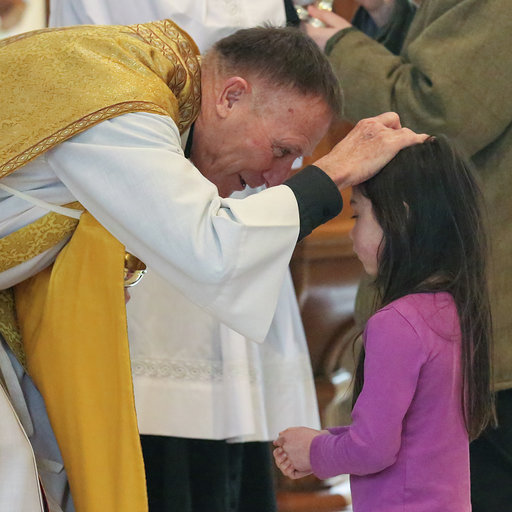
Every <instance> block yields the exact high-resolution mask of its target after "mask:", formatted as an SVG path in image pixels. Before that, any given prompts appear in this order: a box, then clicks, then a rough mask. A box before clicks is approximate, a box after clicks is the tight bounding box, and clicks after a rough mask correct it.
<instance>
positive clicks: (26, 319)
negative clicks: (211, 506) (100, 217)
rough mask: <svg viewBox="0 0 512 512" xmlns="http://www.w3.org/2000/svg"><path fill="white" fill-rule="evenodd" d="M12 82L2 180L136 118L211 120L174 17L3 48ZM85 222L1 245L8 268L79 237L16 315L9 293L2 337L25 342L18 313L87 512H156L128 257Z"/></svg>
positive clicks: (30, 285)
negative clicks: (110, 124)
mask: <svg viewBox="0 0 512 512" xmlns="http://www.w3.org/2000/svg"><path fill="white" fill-rule="evenodd" d="M0 81H1V84H0V87H1V90H2V95H1V96H2V105H1V108H0V112H1V116H2V117H1V119H0V130H1V133H2V137H1V140H0V177H3V176H6V175H8V174H10V173H12V172H14V171H15V170H16V169H17V168H19V167H21V166H22V165H24V164H25V163H27V162H28V161H30V160H32V159H33V158H35V157H37V156H38V155H40V154H42V153H43V152H45V151H47V150H48V149H51V148H52V147H54V146H55V145H57V144H59V143H60V142H62V141H64V140H66V139H68V138H69V137H72V136H73V135H75V134H77V133H80V132H81V131H84V130H86V129H88V128H90V127H91V126H93V125H95V124H97V123H99V122H101V121H103V120H105V119H109V118H112V117H114V116H117V115H120V114H123V113H127V112H138V111H142V112H152V113H157V114H161V115H166V116H170V117H172V118H173V120H174V121H175V122H176V123H177V125H178V127H179V128H180V131H184V130H185V129H186V128H188V126H189V125H190V124H191V123H192V122H193V120H194V119H195V118H196V117H197V114H198V112H199V104H200V67H199V57H198V50H197V47H196V45H195V44H194V43H193V41H192V40H191V39H190V37H189V36H188V35H187V34H186V33H184V32H183V31H181V30H180V29H179V27H177V26H176V25H175V24H173V23H172V22H170V21H168V20H165V21H162V22H156V23H148V24H143V25H133V26H113V27H95V26H83V27H69V28H63V29H47V30H41V31H35V32H31V33H28V34H22V35H19V36H15V37H13V38H9V39H6V40H4V41H0ZM116 171H118V172H122V169H119V170H116ZM70 223H71V224H70ZM75 225H76V221H74V220H69V219H68V220H64V219H63V218H62V216H60V215H59V214H56V213H50V214H48V215H46V216H45V217H44V218H43V219H41V220H40V221H38V222H37V223H34V225H29V226H27V227H26V228H23V230H20V231H19V232H16V233H13V234H12V235H9V236H7V237H5V238H4V239H2V240H0V261H1V267H2V269H3V270H5V269H7V268H10V267H13V266H15V265H17V264H19V263H20V262H22V261H26V260H28V259H30V258H31V257H34V256H35V255H37V254H39V253H40V252H42V251H43V250H45V247H46V248H48V246H52V245H54V244H55V240H56V239H57V240H63V239H65V238H66V237H69V236H70V234H71V233H72V236H71V240H70V241H69V243H68V244H67V245H66V246H65V247H64V249H63V250H62V251H61V252H60V254H59V256H58V257H57V259H56V261H55V263H54V264H53V265H52V266H51V267H49V268H47V269H45V270H44V271H42V272H40V273H39V274H38V275H36V276H34V277H32V278H30V279H27V280H26V281H24V282H23V283H20V284H19V285H17V286H16V287H15V299H16V312H15V314H14V313H13V309H12V306H13V304H12V297H11V296H9V294H8V293H3V294H2V296H1V297H0V310H1V311H3V312H4V313H3V316H2V317H1V318H0V329H1V331H2V334H4V335H5V337H6V338H7V339H10V340H11V342H12V341H13V340H14V341H16V333H15V332H14V331H15V329H14V327H13V324H14V322H15V320H16V318H15V317H16V316H17V320H18V323H19V327H20V331H21V339H22V340H23V349H24V355H25V356H26V361H24V363H25V364H26V367H27V369H28V372H29V374H30V375H31V376H32V378H33V380H34V381H35V383H36V385H37V386H38V388H39V390H40V391H41V393H42V394H43V396H44V399H45V402H46V407H47V410H48V415H49V417H50V421H51V424H52V427H53V429H54V432H55V434H56V437H57V441H58V443H59V447H60V449H61V452H62V456H63V459H64V464H65V467H66V470H67V472H68V476H69V481H70V487H71V493H72V495H73V499H74V502H75V507H76V510H77V512H97V511H98V510H105V511H123V512H143V511H144V510H147V498H146V487H145V476H144V465H143V460H142V453H141V449H140V441H139V435H138V429H137V419H136V415H135V404H134V397H133V388H132V377H131V368H130V357H129V350H128V339H127V331H126V311H125V304H124V293H123V266H124V247H123V246H122V244H120V243H119V241H117V240H116V239H115V238H114V237H113V236H112V235H110V234H109V233H108V232H107V231H106V230H105V229H104V228H103V227H102V226H101V225H100V224H99V223H98V222H97V221H96V220H95V219H94V218H93V217H92V216H91V215H90V214H89V213H88V212H85V213H84V214H82V216H81V218H80V221H79V222H78V226H77V227H76V226H75ZM4 306H5V307H4ZM14 348H19V347H14ZM20 352H21V351H20Z"/></svg>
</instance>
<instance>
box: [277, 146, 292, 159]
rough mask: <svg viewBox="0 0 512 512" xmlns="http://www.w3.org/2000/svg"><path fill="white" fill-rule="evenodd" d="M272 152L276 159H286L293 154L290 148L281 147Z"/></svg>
mask: <svg viewBox="0 0 512 512" xmlns="http://www.w3.org/2000/svg"><path fill="white" fill-rule="evenodd" d="M272 152H273V153H274V156H275V157H276V158H284V157H285V156H288V155H291V153H292V152H291V150H289V149H288V148H280V147H279V146H274V147H273V148H272Z"/></svg>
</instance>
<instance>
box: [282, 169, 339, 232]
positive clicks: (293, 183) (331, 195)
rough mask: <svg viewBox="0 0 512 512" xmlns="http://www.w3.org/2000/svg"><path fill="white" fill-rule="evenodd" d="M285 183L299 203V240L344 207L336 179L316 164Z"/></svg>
mask: <svg viewBox="0 0 512 512" xmlns="http://www.w3.org/2000/svg"><path fill="white" fill-rule="evenodd" d="M284 184H285V185H287V186H288V187H290V188H291V189H292V191H293V193H294V194H295V197H296V199H297V204H298V205H299V217H300V232H299V238H298V239H299V240H302V239H303V238H304V237H305V236H307V235H309V234H310V233H311V231H313V229H315V228H316V227H318V226H320V224H323V223H325V222H327V221H328V220H330V219H332V218H333V217H336V215H338V213H340V212H341V209H342V208H343V199H342V197H341V194H340V191H339V190H338V187H337V186H336V184H335V183H334V181H332V180H331V178H329V176H327V174H325V172H324V171H322V170H321V169H320V168H318V167H316V166H314V165H308V166H307V167H305V168H304V169H302V170H301V171H300V172H298V173H297V174H295V175H294V176H292V177H291V178H289V179H288V180H286V181H285V182H284Z"/></svg>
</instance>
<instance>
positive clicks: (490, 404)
mask: <svg viewBox="0 0 512 512" xmlns="http://www.w3.org/2000/svg"><path fill="white" fill-rule="evenodd" d="M357 189H358V190H359V191H360V192H361V193H362V194H363V195H364V196H365V197H367V198H368V199H369V200H370V201H371V203H372V206H373V212H374V215H375V218H376V219H377V221H378V223H379V224H380V226H381V228H382V230H383V233H384V235H383V240H382V243H381V247H380V252H379V263H378V272H377V277H376V279H375V286H376V288H377V291H378V297H379V306H380V307H383V306H385V305H387V304H389V303H390V302H392V301H394V300H396V299H398V298H400V297H403V296H405V295H408V294H411V293H420V292H436V291H446V292H449V293H450V294H451V295H452V296H453V298H454V301H455V304H456V306H457V310H458V314H459V320H460V328H461V335H462V380H463V382H462V397H461V399H462V406H463V411H464V419H465V423H466V428H467V431H468V433H469V437H470V439H474V438H476V437H477V436H478V435H479V434H480V433H481V431H482V430H483V429H484V428H485V427H486V426H487V425H488V424H489V423H493V422H494V396H493V393H492V389H491V355H490V351H491V341H492V333H491V313H490V306H489V296H488V289H487V279H486V260H487V243H486V236H485V230H484V227H483V220H482V213H481V212H482V208H483V203H482V197H481V193H480V190H479V188H478V186H477V184H476V182H475V179H474V177H473V175H472V172H471V170H470V169H469V166H468V164H467V163H466V162H465V161H464V159H463V158H461V157H460V156H459V155H458V154H457V152H456V151H455V150H454V149H453V148H452V146H451V145H450V143H449V142H448V141H447V139H446V138H444V137H439V138H430V139H428V140H427V141H426V142H424V143H423V144H418V145H415V146H411V147H409V148H405V149H403V150H402V151H400V153H398V155H397V156H396V157H395V158H394V159H393V160H392V161H391V162H390V163H389V164H388V165H387V166H386V167H384V169H382V171H381V172H380V173H379V174H377V175H376V176H374V177H373V178H371V179H370V180H368V181H366V182H364V183H362V184H361V185H358V187H357ZM363 380H364V350H363V351H362V352H361V355H360V358H359V363H358V366H357V370H356V375H355V379H354V402H355V400H356V399H357V396H358V395H359V393H360V391H361V388H362V384H363Z"/></svg>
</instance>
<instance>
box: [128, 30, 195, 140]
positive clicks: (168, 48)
mask: <svg viewBox="0 0 512 512" xmlns="http://www.w3.org/2000/svg"><path fill="white" fill-rule="evenodd" d="M126 28H127V29H128V30H129V31H131V32H132V33H133V35H135V36H136V37H138V38H139V39H140V40H141V41H144V42H145V43H146V44H149V45H150V46H152V47H153V48H157V49H158V50H159V51H160V52H162V55H164V57H166V58H167V59H168V60H169V61H171V62H172V63H173V64H174V66H175V72H174V73H172V75H171V77H170V81H169V82H168V83H167V85H168V86H169V88H170V89H171V91H173V93H174V94H175V96H176V98H177V99H178V103H179V105H180V119H179V121H178V123H177V125H178V129H179V131H180V133H183V132H184V131H186V129H187V128H188V127H189V126H190V124H191V123H192V122H193V121H194V119H195V118H196V117H197V114H198V112H199V107H200V105H201V67H200V64H199V60H198V56H197V54H196V53H195V51H194V50H197V47H196V46H195V43H194V41H193V40H192V39H191V38H190V36H188V34H187V33H186V32H183V31H182V30H181V29H180V28H179V27H178V26H177V25H175V24H174V23H173V22H172V21H170V20H162V21H155V22H152V23H148V24H142V25H129V26H127V27H126ZM158 31H160V32H162V33H163V35H164V37H161V35H160V34H158ZM187 36H188V37H187ZM171 43H172V44H171ZM186 71H188V73H189V74H190V76H187V73H186Z"/></svg>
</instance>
